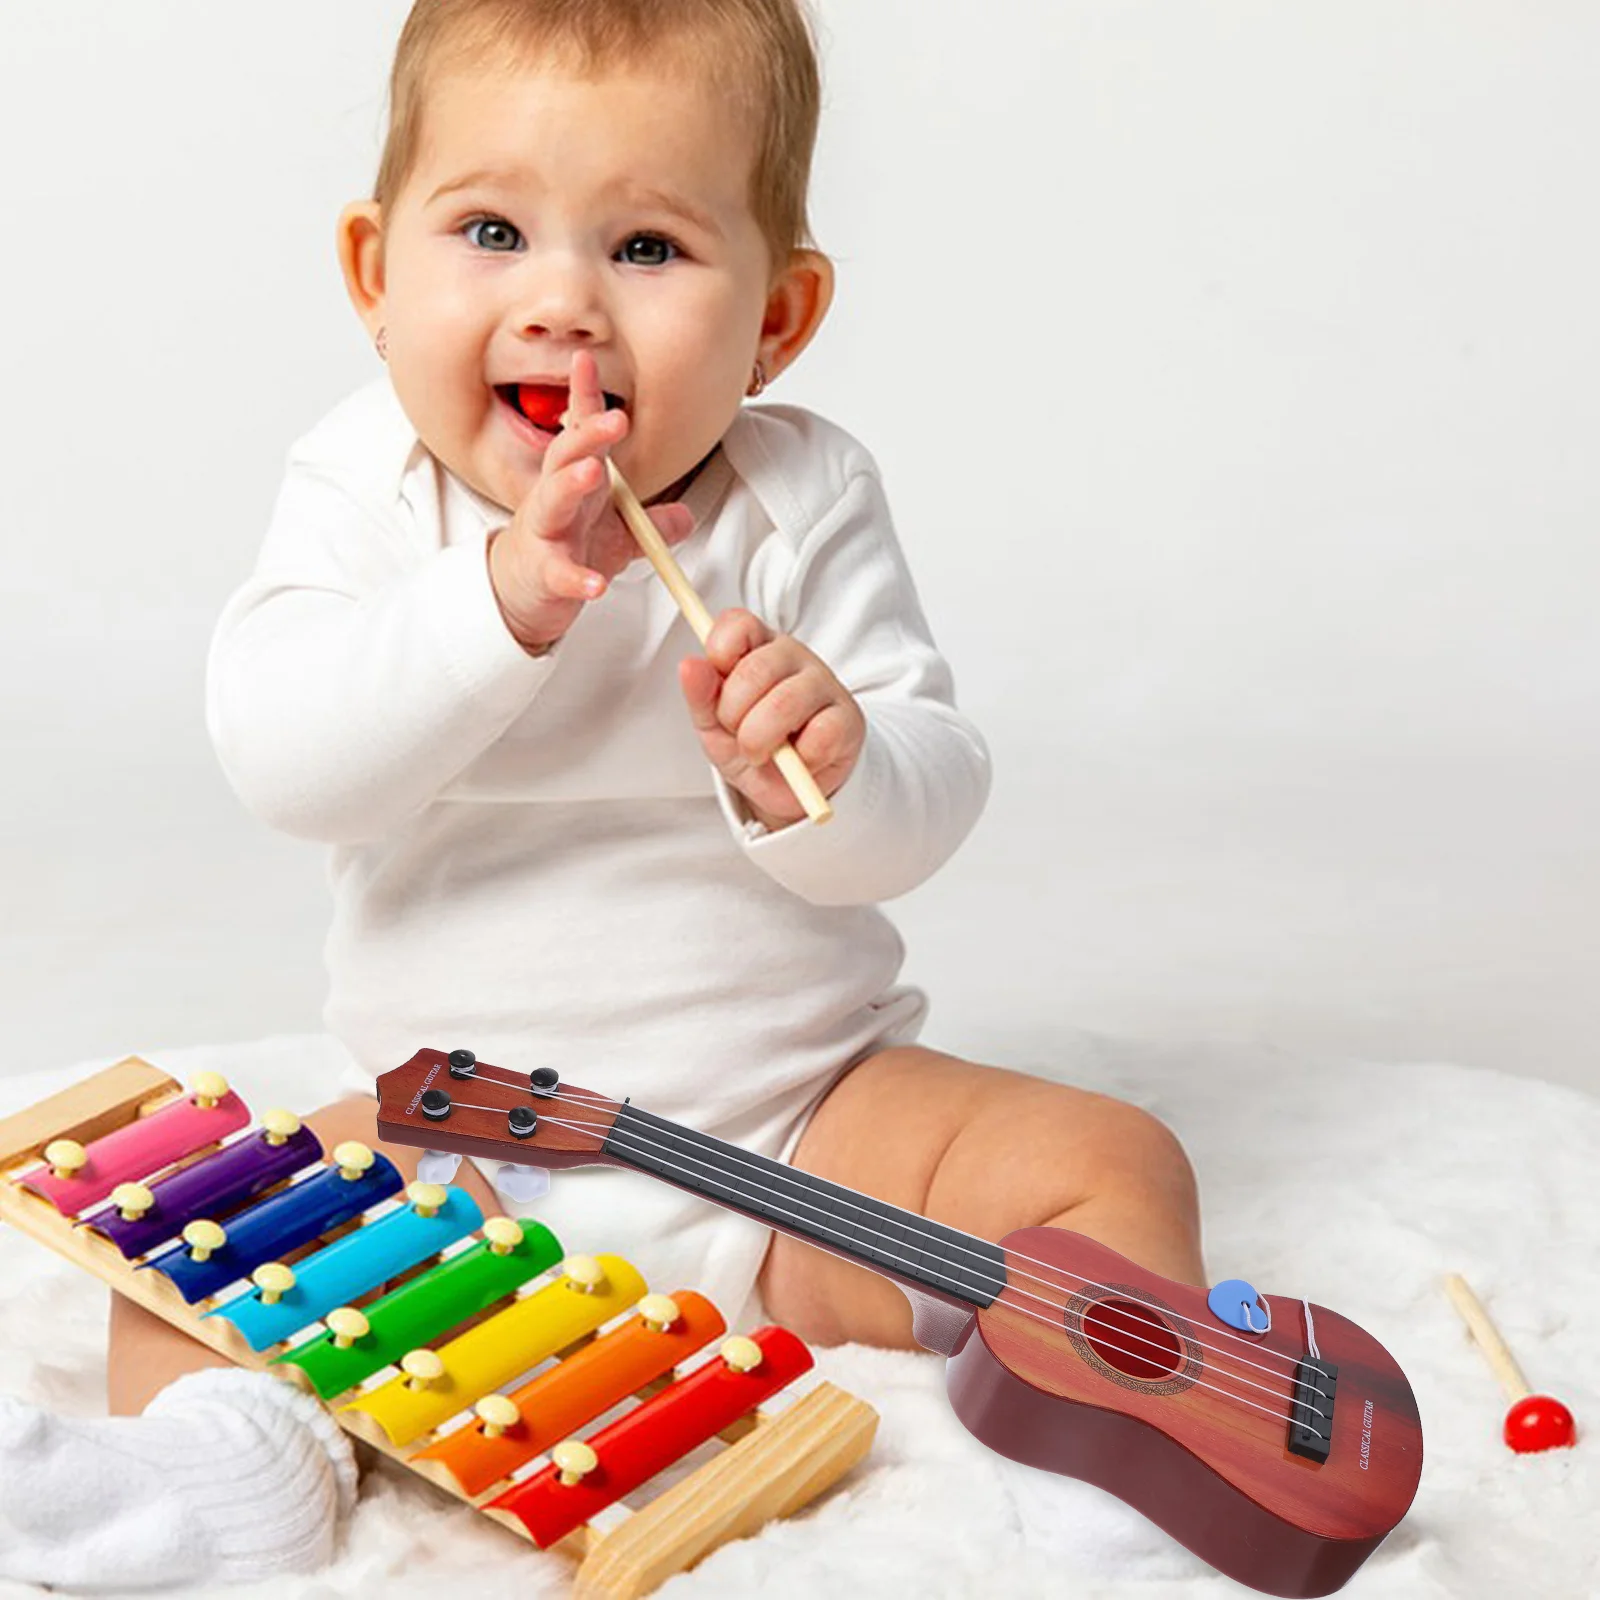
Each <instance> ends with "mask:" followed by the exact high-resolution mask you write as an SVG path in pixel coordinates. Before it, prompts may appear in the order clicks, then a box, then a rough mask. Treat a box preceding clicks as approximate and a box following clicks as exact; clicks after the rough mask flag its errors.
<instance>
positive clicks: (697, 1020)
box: [207, 379, 989, 1313]
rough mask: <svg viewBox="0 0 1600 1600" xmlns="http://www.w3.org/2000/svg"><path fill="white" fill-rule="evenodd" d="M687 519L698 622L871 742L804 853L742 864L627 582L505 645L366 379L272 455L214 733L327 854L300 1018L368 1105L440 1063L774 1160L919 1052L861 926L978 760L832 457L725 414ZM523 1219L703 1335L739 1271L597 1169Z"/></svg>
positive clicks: (211, 698) (751, 837)
mask: <svg viewBox="0 0 1600 1600" xmlns="http://www.w3.org/2000/svg"><path fill="white" fill-rule="evenodd" d="M686 499H687V501H688V504H689V506H690V507H691V509H692V510H693V512H694V514H695V518H696V531H695V533H694V534H693V536H692V537H691V538H690V539H689V540H688V541H687V542H686V543H685V544H684V545H682V546H680V547H679V549H678V552H677V553H678V557H679V560H680V562H681V564H682V566H683V568H684V570H685V572H686V573H687V575H688V577H689V579H690V581H691V583H693V584H694V586H695V587H696V589H698V591H699V592H700V594H701V595H702V596H703V598H704V599H705V601H706V604H707V605H708V606H709V607H710V609H711V611H712V612H713V613H717V612H720V611H722V610H723V609H725V608H727V607H730V606H745V607H748V608H749V609H750V610H752V611H754V612H755V613H756V614H757V615H758V616H760V617H761V618H762V619H763V620H765V621H766V622H767V623H768V624H769V625H771V626H772V627H774V628H776V629H778V630H780V631H782V632H786V633H790V634H793V635H794V636H795V637H797V638H799V639H800V640H801V641H803V642H804V643H805V644H807V645H808V646H809V647H810V648H811V649H813V650H814V651H816V653H817V654H818V655H819V656H820V657H821V658H822V659H823V660H824V661H825V662H827V664H828V665H829V666H830V668H831V669H832V670H833V671H834V673H835V674H836V675H837V676H838V677H839V678H840V680H841V681H842V682H843V683H844V684H845V685H846V686H847V687H848V688H849V689H850V691H851V692H852V693H853V694H854V695H855V696H856V698H857V700H858V701H859V703H860V704H861V706H862V709H863V711H864V712H865V714H866V718H867V726H868V732H867V739H866V744H865V747H864V748H863V751H862V754H861V759H860V761H859V763H858V765H857V767H856V769H855V771H854V772H853V773H852V774H851V776H850V778H849V779H848V781H847V782H846V783H845V784H844V785H843V787H842V788H841V789H840V790H839V791H838V792H837V793H836V794H835V795H834V796H833V806H834V811H835V815H834V818H833V820H832V821H831V822H829V823H828V824H826V825H824V826H822V827H817V826H815V825H813V824H811V823H809V822H801V823H797V824H795V825H793V826H790V827H787V828H784V829H781V830H778V831H774V832H770V833H769V832H767V831H766V830H765V829H763V828H762V827H761V825H760V824H759V823H757V822H754V821H753V820H751V819H750V818H749V815H748V812H747V811H746V810H745V809H744V807H743V806H742V803H741V801H740V799H739V797H738V796H737V794H736V793H734V792H733V791H732V790H730V789H729V788H727V787H726V786H725V785H724V784H723V783H722V781H721V779H720V777H718V776H717V774H716V773H715V772H714V770H713V769H712V768H711V767H710V766H709V764H708V763H707V762H706V760H705V757H704V754H703V752H702V750H701V748H700V744H699V740H698V738H697V736H696V734H695V732H694V730H693V728H692V726H691V723H690V720H689V716H688V713H687V709H686V707H685V705H684V703H683V699H682V695H681V692H680V690H679V688H678V682H677V663H678V662H679V660H681V659H682V658H683V657H684V656H686V655H688V654H690V653H692V652H694V651H696V650H697V649H698V646H697V644H696V642H695V639H694V636H693V634H692V633H691V632H690V630H689V628H688V626H687V625H686V624H685V623H684V622H683V620H682V619H681V617H680V616H679V614H678V612H677V609H676V607H675V606H674V604H673V602H672V600H671V598H670V596H669V595H668V594H667V592H666V591H665V589H664V588H663V586H662V585H661V584H660V583H659V582H657V581H656V580H655V579H654V577H653V574H652V573H651V571H650V568H649V567H648V565H647V564H646V563H644V562H643V561H639V562H635V563H634V564H633V565H632V566H630V567H629V568H628V569H626V571H624V572H623V573H622V574H621V575H619V576H618V578H617V579H616V580H615V581H614V582H613V584H612V585H611V588H610V589H609V591H608V592H607V593H606V595H605V596H603V597H602V598H601V599H600V600H599V601H597V602H595V603H593V604H591V605H589V606H587V607H586V608H585V609H584V611H583V612H582V613H581V614H580V615H579V617H578V619H577V621H576V623H575V624H574V625H573V627H572V629H571V630H570V632H569V633H568V634H567V635H566V637H565V638H564V639H563V640H562V641H561V642H560V643H559V644H558V645H557V646H556V647H555V649H554V650H553V651H551V652H550V653H549V654H548V655H546V656H544V657H540V658H533V657H530V656H528V655H527V654H526V653H525V652H524V651H523V650H522V649H521V648H520V647H519V646H518V645H517V644H516V642H515V641H514V640H513V639H512V637H511V635H510V633H509V632H508V631H507V629H506V627H505V624H504V622H503V621H502V619H501V617H500V614H499V609H498V607H497V605H496V602H495V599H494V595H493V591H492V589H491V587H490V584H489V577H488V570H487V561H486V559H485V542H486V540H487V537H488V535H489V533H490V532H491V531H492V530H493V529H494V528H496V527H499V526H503V525H504V523H505V522H506V521H507V520H508V519H507V517H506V515H505V514H504V513H503V512H501V511H499V510H498V509H497V508H495V507H492V506H490V505H489V504H487V503H486V502H484V501H483V500H481V499H480V498H479V497H477V496H476V495H475V494H473V493H472V491H471V490H469V489H468V488H467V487H466V486H465V485H463V484H462V483H461V482H460V481H459V480H457V479H455V478H454V477H452V476H451V475H450V474H449V473H447V472H446V471H445V470H444V469H443V468H442V467H441V466H440V465H439V464H438V463H437V461H436V460H435V459H434V458H433V457H432V456H431V455H430V454H429V453H428V452H427V451H426V449H424V448H423V446H422V445H421V444H420V442H419V441H418V439H417V436H416V433H415V430H414V429H413V428H412V427H411V425H410V423H409V422H408V420H407V419H406V417H405V414H404V412H403V411H402V410H401V408H400V405H399V402H398V401H397V400H396V398H395V396H394V392H393V390H392V388H391V387H390V386H389V384H388V382H387V380H386V379H380V380H379V381H378V382H376V383H374V384H372V385H370V386H368V387H367V388H365V389H362V390H361V391H359V392H358V393H357V394H355V395H353V396H352V397H351V398H350V399H348V400H347V401H345V402H344V403H343V404H342V405H340V406H339V407H338V408H337V409H336V410H334V411H333V412H332V413H331V414H330V415H329V416H328V417H327V418H325V419H324V421H323V422H322V423H321V424H320V425H319V426H318V427H317V428H316V429H315V430H314V431H313V432H312V433H310V434H309V435H308V436H307V437H306V438H305V439H303V440H301V441H300V443H299V444H298V445H296V446H295V448H294V449H293V451H292V452H291V454H290V458H289V465H288V472H287V477H286V480H285V482H284V484H283V487H282V491H281V493H280V497H279V500H278V504H277V508H276V511H275V514H274V516H273V520H272V524H271V527H270V530H269V532H268V534H267V538H266V542H265V545H264V547H263V549H262V551H261V555H260V558H259V561H258V563H257V566H256V570H255V572H254V575H253V576H252V577H251V578H250V580H249V581H248V582H247V583H246V584H245V585H244V586H243V588H242V589H240V591H239V592H238V593H237V594H236V595H235V596H234V597H233V598H232V600H231V601H230V602H229V604H228V606H227V608H226V611H225V612H224V614H223V617H222V619H221V622H220V623H219V625H218V628H217V632H216V637H215V640H214V643H213V647H212V653H211V660H210V668H209V682H208V707H207V709H208V721H209V726H210V729H211V734H212V738H213V740H214V741H215V744H216V747H217V750H218V753H219V755H220V757H221V760H222V763H223V766H224V768H225V769H226V771H227V774H228V776H229V778H230V780H231V781H232V783H233V785H234V787H235V788H236V790H237V791H238V793H239V794H240V796H241V797H242V799H243V800H244V802H245V804H246V805H247V806H248V807H249V808H250V809H251V810H252V811H254V812H255V813H256V814H257V815H259V816H260V817H262V818H263V819H264V820H266V821H268V822H269V823H272V824H273V825H275V826H277V827H279V828H282V829H284V830H285V831H287V832H290V833H293V834H298V835H302V836H304V837H306V838H310V839H317V840H323V841H326V842H327V843H329V844H331V845H332V846H333V850H332V855H331V864H330V878H331V885H332V890H333V899H334V913H333V922H332V927H331V930H330V933H329V935H328V940H327V947H326V955H327V963H328V969H329V976H330V991H329V997H328V1002H327V1008H326V1013H325V1016H326V1020H327V1023H328V1026H329V1027H330V1029H331V1031H332V1032H333V1033H334V1034H336V1035H337V1036H338V1037H340V1038H341V1039H342V1040H343V1041H344V1042H345V1044H346V1045H347V1046H348V1048H349V1050H350V1052H351V1054H352V1056H353V1057H354V1059H355V1061H356V1063H357V1064H358V1066H359V1068H360V1069H361V1071H362V1072H364V1073H366V1074H368V1075H375V1074H376V1073H378V1072H382V1071H384V1070H386V1069H387V1068H389V1067H391V1066H395V1065H398V1064H399V1063H400V1062H402V1061H404V1060H405V1059H407V1058H408V1057H409V1056H410V1055H411V1054H412V1053H413V1052H414V1051H415V1050H416V1049H418V1048H419V1047H421V1046H423V1045H432V1046H437V1047H439V1048H444V1049H451V1048H455V1047H458V1046H467V1047H469V1048H471V1049H473V1050H475V1051H476V1052H477V1053H478V1055H479V1057H480V1058H481V1059H483V1060H485V1061H488V1062H492V1063H494V1064H496V1065H499V1066H505V1067H510V1068H514V1069H518V1070H522V1071H526V1070H529V1069H531V1068H533V1067H538V1066H554V1067H556V1068H557V1069H558V1070H559V1071H560V1072H561V1074H562V1076H563V1078H564V1079H566V1080H568V1081H571V1082H574V1083H579V1084H582V1085H584V1086H586V1087H588V1088H592V1089H596V1090H599V1091H601V1092H604V1093H606V1094H610V1095H614V1096H616V1097H617V1098H619V1099H620V1098H622V1097H624V1096H631V1097H632V1098H633V1100H634V1102H635V1103H636V1104H639V1105H642V1106H644V1107H645V1108H647V1109H649V1110H651V1111H655V1112H657V1113H659V1114H661V1115H663V1116H667V1117H671V1118H674V1119H675V1120H679V1121H683V1122H685V1123H688V1124H689V1125H691V1126H694V1127H697V1128H700V1129H702V1130H704V1131H706V1132H709V1133H714V1134H717V1135H719V1136H721V1137H723V1138H726V1139H730V1140H733V1141H735V1142H737V1143H740V1144H743V1145H746V1146H748V1147H750V1148H753V1149H756V1150H760V1151H762V1152H764V1153H766V1154H770V1155H775V1156H780V1157H787V1155H788V1154H789V1153H790V1152H791V1151H792V1149H793V1147H794V1144H795V1143H796V1142H797V1140H798V1136H799V1133H800V1130H801V1128H802V1127H803V1125H804V1121H805V1118H806V1117H807V1115H809V1113H810V1111H811V1109H812V1108H813V1107H814V1106H815V1104H816V1103H817V1101H818V1100H820V1099H821V1097H822V1095H823V1094H824V1093H825V1092H826V1090H827V1088H828V1087H829V1086H830V1085H831V1083H832V1081H833V1080H834V1078H835V1077H836V1076H837V1075H838V1074H839V1073H840V1072H841V1071H842V1070H843V1069H844V1068H846V1067H847V1066H848V1065H849V1064H850V1063H852V1062H853V1061H854V1060H856V1059H858V1058H859V1057H860V1056H861V1055H863V1054H864V1053H866V1052H868V1051H870V1050H872V1049H874V1048H877V1047H880V1046H881V1045H883V1044H885V1043H889V1042H896V1041H903V1040H906V1039H909V1038H912V1037H914V1036H915V1035H916V1033H917V1031H918V1030H919V1028H920V1026H921V1023H922V1019H923V1016H924V1014H925V1011H926V1001H925V999H924V996H923V995H922V994H921V992H920V991H918V990H916V989H914V988H911V987H908V986H903V985H899V984H897V982H896V979H897V977H898V974H899V971H900V966H901V962H902V958H903V953H904V952H903V946H902V943H901V941H900V938H899V936H898V934H897V933H896V931H895V929H894V927H893V925H892V924H891V923H890V922H889V920H888V919H887V918H886V917H885V916H884V915H883V913H882V912H881V911H879V910H878V909H877V905H876V902H878V901H881V900H887V899H890V898H892V897H894V896H896V895H899V894H902V893H904V892H906V891H907V890H909V889H911V888H913V887H915V886H916V885H917V884H918V883H920V882H921V881H922V880H923V879H924V878H926V877H927V876H928V875H929V874H930V873H931V872H933V871H934V869H935V868H937V867H938V866H939V865H940V864H941V863H942V862H943V861H944V860H945V859H946V858H947V857H948V856H949V855H950V853H951V852H952V851H953V850H954V849H955V848H956V846H957V845H958V844H959V843H960V841H961V840H962V839H963V838H964V837H965V835H966V833H967V832H968V830H969V829H970V828H971V826H972V824H973V822H974V821H975V820H976V818H977V815H978V813H979V811H980V810H981V808H982V805H983V801H984V799H985V797H986V794H987V791H988V781H989V773H988V760H987V753H986V751H985V748H984V745H983V743H982V740H981V739H980V738H979V736H978V734H977V733H976V731H975V730H974V729H973V728H972V727H971V725H970V724H969V723H968V722H967V721H966V719H964V718H963V717H962V716H961V715H960V713H959V712H958V711H957V710H956V709H955V705H954V700H953V693H952V684H951V676H950V672H949V669H948V667H947V666H946V664H945V662H944V660H943V659H942V658H941V656H940V655H939V653H938V651H937V649H936V648H935V646H934V644H933V641H932V639H931V637H930V635H929V631H928V627H927V623H926V621H925V620H924V617H923V614H922V609H921V607H920V605H919V603H918V600H917V596H916V592H915V589H914V587H913V585H912V581H911V578H910V576H909V573H908V572H907V570H906V566H905V562H904V560H903V558H902V556H901V553H900V549H899V546H898V544H897V542H896V539H895V535H894V530H893V527H892V524H891V520H890V516H889V512H888V508H887V504H886V502H885V499H884V495H883V489H882V485H881V482H880V479H879V475H878V472H877V469H876V467H875V465H874V463H873V461H872V459H871V457H870V456H869V455H868V454H867V452H866V451H865V450H864V449H863V448H862V447H861V446H860V445H859V444H857V443H856V442H855V441H854V440H853V439H851V438H850V437H849V436H848V435H847V434H845V433H844V432H843V431H842V430H840V429H839V428H837V427H835V426H833V425H831V424H829V423H827V422H825V421H824V420H822V419H821V418H819V417H817V416H815V415H813V414H811V413H808V412H805V411H802V410H798V409H793V408H787V407H760V408H746V409H745V410H744V411H743V412H742V413H741V415H740V416H739V417H738V418H737V419H736V420H735V422H734V424H733V426H732V427H731V428H730V430H729V432H728V434H727V435H726V437H725V438H724V440H723V442H722V445H721V447H720V449H719V450H718V451H717V453H716V454H715V455H714V456H713V457H712V458H711V460H710V461H709V462H708V463H707V464H706V465H705V467H704V468H703V469H702V471H701V472H700V473H699V475H698V476H697V478H696V479H695V480H694V482H693V484H692V485H691V487H690V489H689V491H688V494H687V496H686ZM538 1211H539V1215H540V1216H541V1218H543V1219H544V1220H545V1221H546V1222H548V1223H549V1225H550V1226H551V1227H552V1228H554V1229H555V1231H556V1233H557V1236H558V1237H560V1238H562V1239H563V1242H565V1243H567V1244H568V1246H569V1248H574V1249H576V1248H579V1247H580V1246H581V1247H582V1248H586V1249H615V1250H620V1251H621V1252H623V1253H624V1254H631V1255H632V1256H633V1257H634V1258H635V1259H637V1260H638V1261H639V1263H640V1265H641V1268H642V1269H643V1270H645V1271H646V1273H647V1275H648V1276H649V1277H650V1278H651V1280H652V1282H653V1283H655V1284H656V1285H657V1286H660V1287H664V1288H667V1289H670V1288H671V1287H673V1286H682V1287H689V1286H695V1287H700V1288H703V1289H704V1290H705V1291H706V1292H707V1293H709V1294H711V1295H712V1297H713V1298H714V1299H716V1298H718V1296H719V1295H720V1296H722V1298H721V1300H720V1301H719V1303H720V1304H722V1305H723V1306H724V1309H725V1310H727V1311H728V1312H730V1313H737V1312H738V1311H739V1309H740V1307H741V1306H742V1305H743V1304H744V1297H745V1294H746V1292H747V1291H748V1290H749V1288H750V1287H751V1285H752V1283H753V1281H754V1277H755V1274H756V1271H757V1270H758V1268H759V1264H760V1260H761V1254H762V1251H763V1250H764V1248H765V1242H766V1234H765V1231H764V1230H763V1229H761V1228H759V1227H758V1226H757V1225H756V1224H754V1223H751V1222H748V1221H746V1220H744V1219H741V1218H737V1217H732V1216H729V1215H727V1214H725V1213H718V1212H715V1211H713V1210H712V1208H710V1207H708V1206H706V1205H705V1204H704V1202H701V1201H697V1200H694V1199H693V1198H692V1197H689V1196H687V1195H683V1194H680V1193H679V1192H678V1191H676V1190H672V1189H669V1188H667V1187H665V1186H662V1185H657V1184H652V1183H651V1181H650V1180H648V1179H645V1178H643V1177H638V1176H635V1175H632V1174H625V1173H619V1172H616V1171H615V1170H610V1169H582V1170H579V1171H574V1172H563V1173H561V1174H559V1175H558V1177H557V1180H556V1183H555V1186H554V1189H553V1191H552V1194H551V1195H550V1196H549V1197H547V1199H545V1200H544V1201H541V1202H540V1203H539V1206H538Z"/></svg>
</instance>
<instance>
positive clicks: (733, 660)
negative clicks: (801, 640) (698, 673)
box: [706, 607, 774, 676]
mask: <svg viewBox="0 0 1600 1600" xmlns="http://www.w3.org/2000/svg"><path fill="white" fill-rule="evenodd" d="M773 637H774V635H773V632H772V629H771V628H769V627H768V626H767V625H766V623H764V622H763V621H762V620H761V618H760V617H758V616H756V614H755V613H754V612H752V611H744V610H741V609H739V608H738V607H734V608H733V609H732V610H729V611H724V612H722V613H721V615H720V616H718V617H717V619H716V621H715V622H714V623H712V625H711V632H710V633H709V634H708V635H707V637H706V657H707V659H708V660H709V661H710V662H711V663H712V665H713V666H715V667H716V669H717V671H718V672H720V673H722V674H723V675H724V676H726V675H727V674H728V673H730V672H732V671H733V669H734V668H735V667H736V666H738V664H739V663H740V662H741V661H742V660H743V659H744V658H745V657H746V656H747V655H749V654H750V652H751V651H752V650H755V649H758V648H759V647H760V646H762V645H764V644H767V643H768V642H769V641H770V640H771V639H772V638H773Z"/></svg>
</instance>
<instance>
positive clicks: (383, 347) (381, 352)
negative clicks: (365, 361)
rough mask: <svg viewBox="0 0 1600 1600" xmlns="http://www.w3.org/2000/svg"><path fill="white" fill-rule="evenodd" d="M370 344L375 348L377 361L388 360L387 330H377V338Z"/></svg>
mask: <svg viewBox="0 0 1600 1600" xmlns="http://www.w3.org/2000/svg"><path fill="white" fill-rule="evenodd" d="M372 342H373V344H374V345H375V346H376V347H377V351H378V359H379V360H380V361H387V360H388V359H389V330H388V329H387V328H379V329H378V337H377V338H376V339H374V340H373V341H372Z"/></svg>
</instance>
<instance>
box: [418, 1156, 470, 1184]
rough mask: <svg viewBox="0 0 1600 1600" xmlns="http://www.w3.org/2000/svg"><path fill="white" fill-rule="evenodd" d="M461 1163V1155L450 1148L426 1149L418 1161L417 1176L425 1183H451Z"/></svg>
mask: <svg viewBox="0 0 1600 1600" xmlns="http://www.w3.org/2000/svg"><path fill="white" fill-rule="evenodd" d="M460 1165H461V1157H460V1156H458V1155H455V1154H454V1153H452V1152H451V1151H449V1150H424V1151H423V1152H422V1156H421V1159H420V1160H419V1161H418V1162H417V1177H418V1179H419V1180H420V1181H421V1182H423V1183H449V1182H450V1180H451V1179H452V1178H454V1177H455V1175H456V1168H457V1167H459V1166H460Z"/></svg>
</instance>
